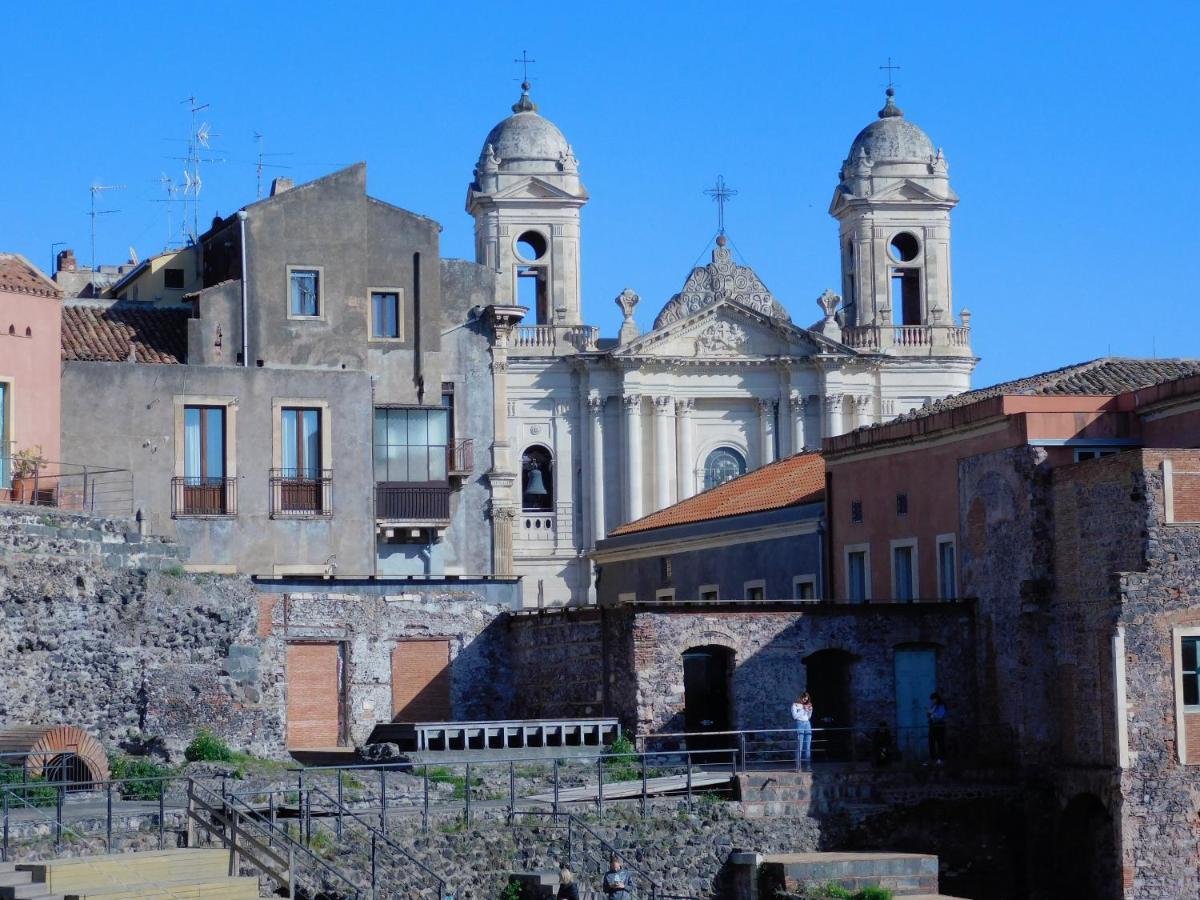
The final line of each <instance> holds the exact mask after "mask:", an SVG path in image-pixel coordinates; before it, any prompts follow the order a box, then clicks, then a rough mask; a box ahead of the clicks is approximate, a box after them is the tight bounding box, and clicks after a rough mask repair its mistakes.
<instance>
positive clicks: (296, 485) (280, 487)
mask: <svg viewBox="0 0 1200 900" xmlns="http://www.w3.org/2000/svg"><path fill="white" fill-rule="evenodd" d="M332 515H333V471H332V470H330V469H319V470H318V469H271V518H272V519H314V518H326V517H328V516H332Z"/></svg>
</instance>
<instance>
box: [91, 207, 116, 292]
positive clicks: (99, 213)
mask: <svg viewBox="0 0 1200 900" xmlns="http://www.w3.org/2000/svg"><path fill="white" fill-rule="evenodd" d="M124 187H125V185H123V184H93V185H92V186H91V187H90V188H89V189H88V190H90V191H91V192H92V209H91V211H90V212H89V213H88V217H89V218H90V219H91V220H92V294H93V295H95V293H96V272H97V269H96V216H107V215H111V214H112V213H118V212H120V210H119V209H96V195H97V194H99V193H102V192H103V191H119V190H123V189H124Z"/></svg>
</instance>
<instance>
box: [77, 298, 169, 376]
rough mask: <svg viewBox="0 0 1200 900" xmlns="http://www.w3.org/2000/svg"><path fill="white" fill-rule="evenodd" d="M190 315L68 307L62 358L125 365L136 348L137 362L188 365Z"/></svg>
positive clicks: (107, 308)
mask: <svg viewBox="0 0 1200 900" xmlns="http://www.w3.org/2000/svg"><path fill="white" fill-rule="evenodd" d="M190 315H191V314H190V312H189V311H188V310H186V309H135V308H131V307H127V306H120V305H116V306H108V307H104V306H82V305H79V306H76V305H68V306H66V307H64V308H63V319H62V358H63V359H65V360H77V361H81V362H125V361H126V360H128V359H129V352H130V348H132V349H133V353H134V360H135V361H136V362H140V363H169V364H178V363H182V362H185V361H186V360H187V320H188V318H189V316H190Z"/></svg>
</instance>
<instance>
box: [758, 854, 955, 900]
mask: <svg viewBox="0 0 1200 900" xmlns="http://www.w3.org/2000/svg"><path fill="white" fill-rule="evenodd" d="M758 869H759V873H760V874H759V895H760V896H762V897H771V896H775V895H776V893H777V892H780V893H784V894H795V893H799V892H800V891H802V890H803V888H804V887H805V886H806V885H811V884H830V883H832V884H838V885H841V886H842V887H844V888H847V889H848V890H851V891H857V890H861V889H862V888H865V887H883V888H887V889H889V890H890V891H892V893H893V894H894V895H895V896H896V897H903V898H905V900H954V898H951V897H946V896H944V895H942V894H939V893H938V860H937V857H936V856H932V855H928V854H922V853H863V852H845V853H778V854H772V855H768V856H763V857H761V858H760V859H759V861H758Z"/></svg>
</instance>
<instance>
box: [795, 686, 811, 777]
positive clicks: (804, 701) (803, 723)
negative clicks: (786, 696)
mask: <svg viewBox="0 0 1200 900" xmlns="http://www.w3.org/2000/svg"><path fill="white" fill-rule="evenodd" d="M812 715H813V705H812V698H811V697H809V696H808V692H807V691H805V692H804V693H803V694H801V695H800V696H799V697H797V698H796V702H795V703H793V704H792V718H793V719H794V720H795V722H796V771H797V772H803V771H804V770H805V769H810V770H811V769H812V736H813V729H812Z"/></svg>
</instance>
